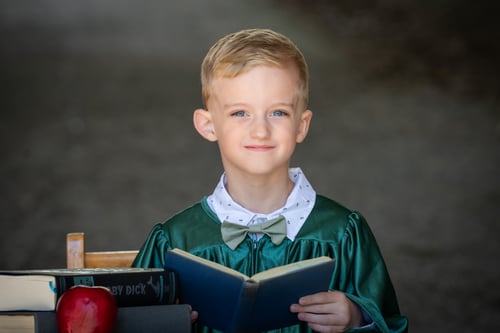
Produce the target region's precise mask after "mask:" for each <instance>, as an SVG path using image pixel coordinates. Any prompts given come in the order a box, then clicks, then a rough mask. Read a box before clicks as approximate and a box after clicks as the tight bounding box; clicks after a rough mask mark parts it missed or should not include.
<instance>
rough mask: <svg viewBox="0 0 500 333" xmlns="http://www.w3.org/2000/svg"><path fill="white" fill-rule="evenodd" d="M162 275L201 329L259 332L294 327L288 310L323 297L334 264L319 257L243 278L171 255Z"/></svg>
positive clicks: (192, 258) (207, 263) (294, 317)
mask: <svg viewBox="0 0 500 333" xmlns="http://www.w3.org/2000/svg"><path fill="white" fill-rule="evenodd" d="M165 263H166V264H165V269H168V270H172V271H174V272H176V273H177V276H178V283H179V284H178V287H179V289H178V293H179V299H180V302H181V303H184V304H190V305H191V306H192V308H193V310H196V311H198V314H199V317H198V322H199V324H201V325H204V326H208V327H211V328H214V329H218V330H222V331H224V332H226V333H231V332H238V333H241V332H258V331H266V330H271V329H276V328H281V327H286V326H290V325H294V324H297V323H299V320H298V319H297V315H296V314H293V313H291V312H290V305H291V304H293V303H297V301H298V299H299V298H300V297H302V296H305V295H310V294H314V293H317V292H321V291H327V290H328V287H329V285H330V281H331V277H332V273H333V268H334V259H332V258H329V257H319V258H313V259H308V260H304V261H300V262H296V263H292V264H288V265H284V266H279V267H276V268H273V269H270V270H267V271H264V272H261V273H258V274H255V275H254V276H252V277H248V276H246V275H244V274H241V273H239V272H237V271H235V270H233V269H230V268H228V267H225V266H222V265H220V264H217V263H214V262H212V261H209V260H206V259H203V258H200V257H197V256H195V255H192V254H190V253H187V252H185V251H182V250H179V249H174V250H169V251H168V252H167V254H166V259H165Z"/></svg>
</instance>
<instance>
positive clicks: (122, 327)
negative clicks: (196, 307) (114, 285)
mask: <svg viewBox="0 0 500 333" xmlns="http://www.w3.org/2000/svg"><path fill="white" fill-rule="evenodd" d="M57 332H58V329H57V321H56V312H55V311H30V312H28V311H22V312H0V333H57ZM113 332H114V333H137V332H148V333H165V332H169V333H191V315H190V311H189V306H188V305H178V304H172V305H155V306H132V307H124V308H118V313H117V317H116V324H115V328H114V329H113Z"/></svg>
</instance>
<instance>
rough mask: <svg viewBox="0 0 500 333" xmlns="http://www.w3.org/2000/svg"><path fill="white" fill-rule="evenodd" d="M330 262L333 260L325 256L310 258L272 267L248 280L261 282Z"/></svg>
mask: <svg viewBox="0 0 500 333" xmlns="http://www.w3.org/2000/svg"><path fill="white" fill-rule="evenodd" d="M331 260H333V259H332V258H330V257H326V256H322V257H318V258H312V259H306V260H301V261H297V262H294V263H291V264H287V265H283V266H278V267H274V268H271V269H268V270H266V271H263V272H260V273H257V274H255V275H253V276H252V277H251V278H250V280H252V281H256V282H257V281H262V280H265V279H269V278H272V277H275V276H279V275H285V274H288V273H291V272H296V271H300V270H303V269H306V268H308V267H313V266H315V265H317V264H320V263H323V262H327V261H331Z"/></svg>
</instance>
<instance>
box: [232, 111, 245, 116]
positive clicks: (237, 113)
mask: <svg viewBox="0 0 500 333" xmlns="http://www.w3.org/2000/svg"><path fill="white" fill-rule="evenodd" d="M231 116H232V117H244V116H245V111H235V112H233V113H231Z"/></svg>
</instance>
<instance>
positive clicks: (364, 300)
mask: <svg viewBox="0 0 500 333" xmlns="http://www.w3.org/2000/svg"><path fill="white" fill-rule="evenodd" d="M220 225H221V221H219V219H218V218H217V216H216V215H215V213H214V212H213V211H212V210H211V209H210V207H209V206H208V203H207V201H206V197H205V198H203V200H202V201H201V202H199V203H197V204H195V205H194V206H192V207H190V208H187V209H186V210H184V211H182V212H180V213H178V214H177V215H175V216H173V217H172V218H170V219H169V220H168V221H166V222H165V223H162V224H157V225H156V226H154V227H153V229H152V230H151V232H150V234H149V236H148V238H147V239H146V242H145V243H144V245H143V246H142V248H141V250H140V252H139V254H138V255H137V258H136V259H135V261H134V263H133V266H136V267H163V266H164V263H165V262H164V261H165V260H164V258H165V253H166V251H167V249H171V248H181V249H183V250H186V251H189V252H191V253H193V254H195V255H197V256H199V257H202V258H206V259H209V260H212V261H215V262H218V263H220V264H223V265H225V266H228V267H231V268H233V269H236V270H238V271H240V272H242V273H244V274H246V275H248V276H251V275H253V274H255V273H257V272H261V271H264V270H267V269H269V268H272V267H276V266H279V265H284V264H288V263H291V262H296V261H299V260H304V259H308V258H314V257H319V256H322V255H326V256H329V257H331V258H335V259H336V266H335V269H334V273H333V276H332V280H331V284H330V290H338V291H342V292H344V293H345V294H346V296H347V297H349V298H350V299H351V300H352V301H354V302H355V303H356V304H358V305H359V306H360V307H361V308H362V309H363V311H364V312H365V313H366V314H367V315H368V316H369V317H370V318H371V319H372V320H373V322H374V323H375V327H371V328H369V329H366V328H365V329H354V330H351V331H350V332H357V331H360V332H361V331H362V332H365V331H366V332H369V331H374V332H406V331H407V325H408V322H407V319H406V318H405V317H403V316H401V315H400V314H399V307H398V303H397V299H396V295H395V292H394V289H393V286H392V283H391V280H390V278H389V274H388V272H387V269H386V265H385V263H384V260H383V258H382V255H381V253H380V250H379V248H378V245H377V243H376V240H375V238H374V236H373V234H372V232H371V230H370V228H369V227H368V225H367V223H366V221H365V219H364V218H363V217H362V216H361V215H360V214H358V213H356V212H353V211H351V210H348V209H346V208H345V207H343V206H341V205H339V204H338V203H336V202H335V201H333V200H330V199H328V198H326V197H323V196H321V195H317V197H316V202H315V205H314V208H313V210H312V212H311V214H310V215H309V217H308V218H307V220H306V221H305V223H304V225H303V226H302V228H301V229H300V231H299V233H298V234H297V236H296V238H295V240H294V241H290V240H289V239H288V238H286V239H285V240H284V241H283V242H282V243H281V244H280V245H278V246H276V245H274V244H273V243H272V242H271V240H270V239H269V238H268V237H267V236H264V237H262V238H261V239H260V240H259V241H258V242H255V241H253V240H252V239H251V238H250V237H246V239H245V240H244V241H243V242H242V243H241V244H240V245H239V246H238V247H237V248H236V249H235V250H234V251H233V250H231V249H230V248H229V247H227V246H226V244H225V243H224V242H223V240H222V236H221V232H220ZM194 310H196V309H194ZM196 326H197V325H195V331H196V332H217V331H215V330H211V329H208V328H206V327H196ZM198 326H199V325H198ZM272 332H311V330H310V329H309V328H308V327H307V324H304V325H295V326H290V327H286V328H283V329H280V330H275V331H272Z"/></svg>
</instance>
